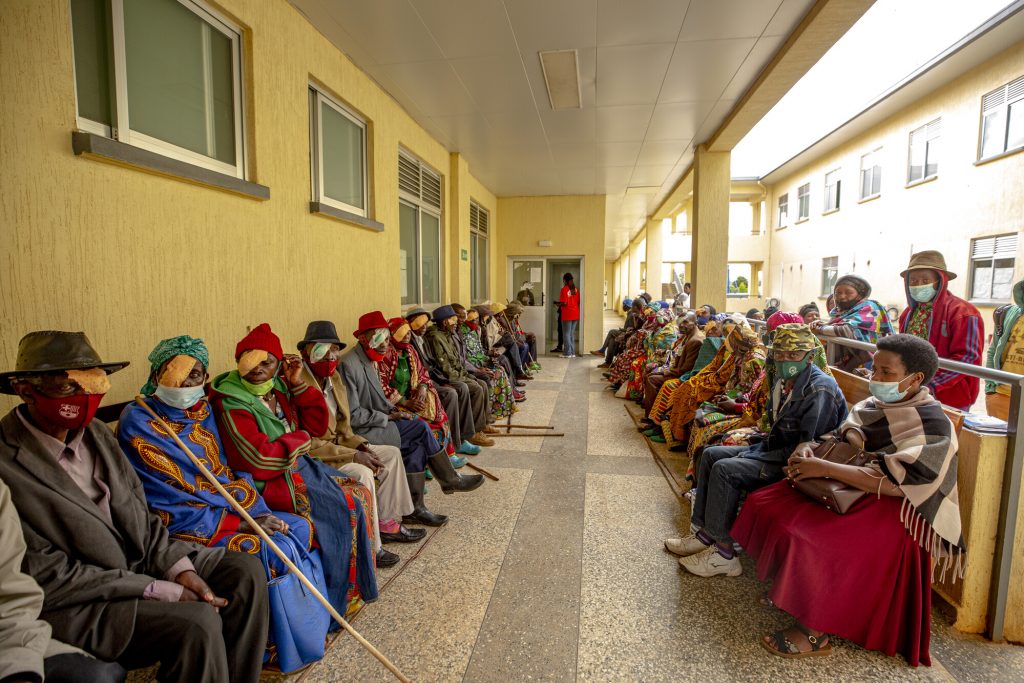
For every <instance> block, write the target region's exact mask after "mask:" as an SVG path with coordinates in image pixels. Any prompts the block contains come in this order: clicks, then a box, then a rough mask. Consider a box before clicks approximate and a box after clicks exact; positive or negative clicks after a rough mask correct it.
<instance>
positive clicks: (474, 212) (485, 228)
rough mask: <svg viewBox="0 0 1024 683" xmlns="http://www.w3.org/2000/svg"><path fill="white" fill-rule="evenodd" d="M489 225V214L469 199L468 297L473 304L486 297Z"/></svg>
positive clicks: (488, 268)
mask: <svg viewBox="0 0 1024 683" xmlns="http://www.w3.org/2000/svg"><path fill="white" fill-rule="evenodd" d="M490 227H491V214H490V212H489V211H488V210H487V209H485V208H484V207H482V206H480V204H478V203H477V202H476V200H475V199H470V200H469V278H470V290H471V291H470V297H471V298H472V300H473V303H474V304H478V303H481V302H483V301H486V300H487V299H488V291H489V289H490V288H489V287H488V278H489V277H490V254H489V252H488V251H487V244H488V242H487V240H488V236H489V231H490Z"/></svg>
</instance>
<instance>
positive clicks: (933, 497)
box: [732, 334, 966, 666]
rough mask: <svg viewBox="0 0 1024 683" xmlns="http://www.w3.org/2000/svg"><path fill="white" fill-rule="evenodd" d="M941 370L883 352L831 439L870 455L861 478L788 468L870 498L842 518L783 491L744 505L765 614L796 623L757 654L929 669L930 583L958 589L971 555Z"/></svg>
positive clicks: (894, 345)
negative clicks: (852, 653)
mask: <svg viewBox="0 0 1024 683" xmlns="http://www.w3.org/2000/svg"><path fill="white" fill-rule="evenodd" d="M937 369H938V356H937V355H936V353H935V349H934V348H932V346H931V345H930V344H928V342H926V341H924V340H922V339H919V338H917V337H914V336H912V335H906V334H899V335H894V336H891V337H885V338H882V339H880V340H879V341H878V352H877V353H876V354H875V357H874V370H873V374H872V378H871V384H870V390H871V394H872V398H868V399H865V400H864V401H861V402H860V403H858V404H857V405H856V406H854V407H853V409H852V410H851V412H850V416H849V417H848V418H847V420H846V422H844V423H843V424H842V425H840V427H839V429H838V430H837V431H836V432H835V433H834V434H833V435H831V437H832V438H837V439H843V440H845V441H847V442H848V443H850V444H853V445H854V446H858V447H860V448H863V449H864V451H865V452H867V453H868V454H869V455H873V456H874V460H873V461H872V462H871V463H870V464H869V465H867V466H865V467H854V466H852V465H841V464H838V463H832V462H827V461H824V460H821V459H818V458H815V457H813V456H812V454H811V452H810V448H809V447H808V448H806V449H804V450H798V451H796V452H794V453H793V455H792V457H791V458H790V459H789V466H788V467H787V468H786V476H787V477H788V478H789V480H791V481H792V480H797V481H799V480H802V479H811V478H821V477H829V478H831V479H834V480H836V481H839V482H843V483H845V484H847V485H849V486H851V487H855V488H858V489H860V490H862V491H865V492H866V495H865V496H863V497H862V498H861V499H860V500H859V501H858V502H857V503H855V504H854V506H853V507H852V508H851V509H850V510H849V511H848V512H847V514H845V515H838V514H836V513H834V512H832V511H830V510H828V509H826V508H824V507H822V506H820V505H818V504H817V503H816V502H814V501H813V500H811V499H810V498H808V497H807V496H805V495H804V494H802V493H800V492H799V491H797V490H796V489H794V488H792V486H791V485H790V482H787V481H786V480H783V481H780V482H778V483H777V484H773V485H771V486H766V487H764V488H762V489H760V490H758V491H755V492H754V493H752V494H750V496H748V497H747V501H746V504H745V505H744V506H743V510H742V511H741V513H740V515H739V517H738V518H737V519H736V522H735V524H734V525H733V527H732V536H733V538H734V539H735V540H736V542H737V543H739V544H740V545H742V546H743V548H744V549H746V551H747V552H748V553H749V554H750V555H751V556H752V557H753V558H754V559H755V560H757V573H758V578H760V579H761V580H772V587H771V589H770V590H769V591H768V593H767V594H766V595H765V596H764V597H763V598H762V603H763V604H764V605H766V606H775V607H779V608H780V609H783V610H785V611H786V612H788V613H789V614H791V615H793V616H794V617H795V618H796V623H795V624H794V625H793V626H791V627H790V628H788V629H786V630H783V631H778V632H776V633H773V634H770V635H765V636H763V637H762V638H761V644H762V645H763V646H764V647H765V649H767V650H768V651H769V652H771V653H772V654H775V655H779V656H782V657H789V658H798V657H807V656H812V655H823V654H829V653H830V652H831V650H832V648H831V645H830V644H829V635H828V634H834V635H836V636H839V637H842V638H845V639H847V640H850V641H853V642H855V643H857V644H858V645H861V646H863V647H865V648H867V649H870V650H880V651H882V652H884V653H885V654H887V655H890V656H892V655H894V654H896V653H897V652H899V653H901V654H902V655H903V656H904V657H906V659H907V662H908V663H909V664H910V665H911V666H917V665H918V664H920V663H923V664H925V665H930V664H931V658H930V656H929V653H928V644H929V637H930V625H931V594H930V592H931V579H932V574H933V571H934V570H935V569H937V570H938V571H939V572H940V575H945V573H946V572H947V571H952V572H954V573H955V574H956V575H958V576H960V577H962V576H963V569H964V566H965V562H966V556H965V547H964V542H963V536H962V533H961V525H960V508H959V505H958V502H957V493H956V492H957V488H956V486H957V479H956V472H957V459H956V449H957V443H956V435H955V433H954V432H953V427H952V425H951V424H950V422H949V419H948V418H947V417H946V415H945V413H944V412H943V411H942V405H941V404H940V403H939V402H938V401H936V400H935V398H934V397H933V396H932V395H931V393H930V392H929V391H928V389H927V387H926V385H927V384H928V381H929V380H930V379H931V378H932V376H933V375H934V374H935V371H936V370H937Z"/></svg>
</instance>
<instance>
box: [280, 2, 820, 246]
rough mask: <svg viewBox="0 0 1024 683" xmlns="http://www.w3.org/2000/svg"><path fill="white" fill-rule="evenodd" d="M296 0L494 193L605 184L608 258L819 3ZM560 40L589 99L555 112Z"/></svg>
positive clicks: (583, 189)
mask: <svg viewBox="0 0 1024 683" xmlns="http://www.w3.org/2000/svg"><path fill="white" fill-rule="evenodd" d="M291 2H292V4H293V5H295V6H296V7H297V8H298V9H299V10H300V11H302V12H303V13H304V14H305V15H306V16H307V17H308V18H309V20H310V21H311V22H312V23H313V24H314V25H315V26H316V27H317V28H318V29H319V30H320V31H321V32H322V33H323V34H324V35H325V36H327V38H328V39H330V40H331V41H332V42H333V43H334V44H335V45H337V46H338V48H339V49H341V50H342V51H343V52H345V53H346V54H348V55H349V56H350V57H351V58H352V60H353V61H354V62H355V63H356V64H357V65H358V66H359V67H361V68H362V69H364V70H365V71H366V72H367V73H369V74H370V75H371V76H372V77H373V78H374V79H376V80H377V82H378V83H380V85H381V86H382V87H383V88H384V89H385V90H386V91H387V92H389V93H390V94H391V95H392V96H393V97H394V98H395V99H396V100H398V102H399V103H401V104H402V106H403V107H405V109H406V110H407V111H408V112H409V113H410V115H412V117H413V118H414V119H416V120H417V121H418V122H419V123H420V124H421V125H422V126H423V127H424V128H426V129H427V130H428V131H429V132H430V133H431V134H432V135H434V136H435V137H436V138H437V139H438V140H440V141H441V142H442V143H443V144H445V145H446V146H447V147H448V148H449V149H450V150H451V151H453V152H460V153H462V154H463V155H464V156H465V158H466V160H467V161H468V163H469V165H470V170H471V172H472V173H473V174H474V175H475V176H476V177H477V178H479V179H480V181H481V182H483V183H484V184H485V185H486V186H487V187H488V188H489V189H491V190H492V191H493V192H494V193H495V194H497V195H499V196H519V195H558V194H600V195H606V196H607V199H606V203H607V217H606V226H605V249H606V256H607V257H608V258H615V257H617V256H618V254H619V253H620V252H621V251H622V249H623V248H624V247H625V246H626V244H628V242H629V239H630V237H631V236H632V235H633V234H635V232H636V230H637V227H638V226H639V225H640V224H642V222H643V221H644V220H645V219H646V217H647V215H649V214H650V213H651V212H653V211H654V209H655V208H657V207H656V201H657V200H660V197H662V196H664V195H665V194H666V193H667V191H668V190H669V189H670V188H671V187H672V186H673V185H675V183H676V182H677V181H678V180H679V178H680V177H681V176H682V174H683V173H684V172H685V171H686V168H687V167H688V166H689V164H690V162H691V161H692V158H693V148H694V146H695V145H696V144H698V143H699V142H702V141H704V140H706V139H707V138H708V137H709V136H710V135H711V133H713V132H714V130H715V129H716V128H718V126H719V125H720V124H721V123H722V121H723V120H724V119H725V117H726V115H727V114H728V113H729V111H730V110H731V108H732V107H733V105H734V104H735V102H736V100H737V99H738V98H739V97H741V96H742V94H743V93H744V92H745V91H746V89H747V88H748V87H749V86H750V85H751V83H752V82H753V81H754V79H755V78H756V77H757V75H758V73H760V71H761V70H762V69H763V68H764V66H765V65H766V64H767V63H768V61H769V60H770V59H771V57H772V55H774V54H775V52H776V51H777V50H778V48H779V47H781V45H782V44H783V42H785V39H786V37H787V36H788V35H789V34H790V33H791V32H792V31H793V29H794V28H795V27H796V26H797V24H798V23H799V22H800V20H801V19H802V18H803V16H804V14H805V13H806V11H807V10H808V9H809V8H810V7H811V5H813V4H814V0H291ZM559 49H577V50H579V59H580V81H581V88H582V95H583V107H582V109H573V110H560V111H554V110H552V109H551V106H550V103H549V101H548V96H547V91H546V90H545V85H544V77H543V75H542V72H541V66H540V59H539V57H538V55H537V53H538V52H539V51H541V50H559ZM628 187H634V188H636V187H645V188H650V190H649V191H647V192H646V193H645V194H638V193H637V191H636V190H634V191H633V192H631V193H630V195H629V196H626V189H627V188H628Z"/></svg>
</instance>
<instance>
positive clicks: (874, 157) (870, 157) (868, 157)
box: [858, 147, 882, 202]
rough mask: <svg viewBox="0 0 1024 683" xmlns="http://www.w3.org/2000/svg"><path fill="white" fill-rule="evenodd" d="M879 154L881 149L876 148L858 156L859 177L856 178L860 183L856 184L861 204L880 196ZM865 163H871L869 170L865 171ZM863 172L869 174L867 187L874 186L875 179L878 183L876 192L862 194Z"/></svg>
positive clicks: (880, 170) (880, 171)
mask: <svg viewBox="0 0 1024 683" xmlns="http://www.w3.org/2000/svg"><path fill="white" fill-rule="evenodd" d="M881 152H882V148H881V147H876V148H875V149H873V150H871V151H870V152H865V153H864V154H862V155H861V156H860V175H859V176H858V177H859V180H860V182H859V183H858V185H859V187H858V194H859V195H860V201H862V202H864V201H867V200H869V199H874V198H875V197H880V196H882V164H880V163H878V157H879V156H880V155H881ZM866 161H871V162H873V163H872V165H871V167H870V169H866V168H865V167H864V164H865V162H866ZM876 171H877V173H876ZM865 172H868V173H870V174H871V184H870V185H869V187H871V188H873V187H874V186H875V180H876V179H877V181H878V192H869V193H868V194H864V174H865Z"/></svg>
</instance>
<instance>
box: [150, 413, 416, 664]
mask: <svg viewBox="0 0 1024 683" xmlns="http://www.w3.org/2000/svg"><path fill="white" fill-rule="evenodd" d="M135 402H136V403H138V404H139V405H140V406H142V408H143V410H145V411H146V412H147V413H149V414H150V415H152V416H153V417H154V418H155V419H156V421H157V422H159V423H160V425H161V426H162V427H163V428H164V429H165V430H166V432H167V433H168V434H170V435H171V438H172V439H174V442H175V443H176V444H178V447H179V448H180V449H181V450H182V451H184V453H185V455H187V456H188V459H189V460H191V461H192V464H193V465H195V466H196V467H197V468H198V469H199V471H200V472H201V473H202V475H203V477H205V478H206V479H207V481H209V482H210V483H211V484H212V485H213V488H215V489H216V490H217V493H219V494H220V495H222V496H223V497H224V499H225V500H226V501H228V503H230V505H231V507H232V508H234V509H235V512H237V513H238V515H239V516H240V517H241V518H242V519H244V520H245V521H246V522H248V523H249V526H250V527H252V528H253V530H254V531H255V532H256V534H257V535H258V536H259V537H260V538H261V539H263V542H264V543H266V544H267V547H269V548H270V549H271V550H272V551H274V554H275V555H277V557H278V558H279V559H280V560H281V561H282V562H284V563H285V565H286V566H287V567H288V571H290V572H291V573H292V574H295V576H296V577H297V578H298V579H299V581H300V582H302V585H304V586H305V587H306V588H308V589H309V591H310V592H311V593H312V594H313V596H314V597H315V598H316V599H317V600H319V601H320V604H321V605H323V606H324V608H325V609H326V610H327V611H328V612H329V613H330V615H331V617H333V618H334V620H335V621H336V622H338V623H339V624H340V625H341V627H342V628H344V629H345V630H346V631H348V632H349V633H350V634H351V635H352V637H353V638H355V639H356V641H358V643H359V644H360V645H362V646H363V647H364V648H366V650H367V651H368V652H369V653H370V654H371V655H373V656H374V657H376V658H377V661H379V662H380V663H381V664H383V665H384V666H385V667H386V668H387V669H388V671H390V672H391V673H392V674H394V675H395V678H397V679H398V680H400V681H402V683H412V679H410V678H409V677H408V676H406V675H405V674H403V673H402V672H401V670H400V669H399V668H398V667H397V666H395V665H394V664H392V663H391V660H390V659H388V658H387V657H385V656H384V655H383V654H382V653H381V652H380V650H378V649H377V648H375V647H374V646H373V645H372V644H371V643H370V641H368V640H367V639H366V638H363V636H361V635H360V634H359V632H358V631H356V630H355V629H354V628H352V626H351V625H350V624H349V623H348V622H347V621H345V618H344V617H343V616H341V615H340V614H339V613H338V611H337V610H336V609H334V606H333V605H331V603H330V602H328V601H327V598H325V597H324V596H323V594H322V593H321V592H320V591H319V590H317V587H316V586H314V585H313V582H312V581H310V580H309V579H308V578H306V575H305V574H303V573H302V572H301V571H300V570H299V568H298V567H296V566H295V564H294V563H293V562H292V561H291V559H290V558H289V557H288V556H287V555H286V554H285V553H284V551H282V550H281V548H279V547H278V545H277V544H276V543H274V541H273V540H271V538H270V535H269V534H268V533H267V532H266V530H264V528H263V527H261V526H260V525H259V524H257V523H256V520H255V519H253V518H252V516H251V515H250V514H249V513H248V512H246V510H245V508H243V507H242V505H241V504H240V503H239V502H238V501H237V500H235V498H234V496H232V495H231V494H230V493H228V492H227V491H226V490H225V489H224V487H223V486H222V485H221V483H220V482H219V481H217V478H216V477H215V476H213V474H212V473H211V472H210V470H208V469H206V465H204V464H203V463H202V461H201V460H199V458H197V457H196V456H195V454H194V453H193V452H192V451H191V450H189V447H188V446H186V445H185V444H184V443H183V442H182V440H181V439H180V438H178V434H177V433H176V432H175V431H174V430H173V429H171V427H170V425H168V424H167V422H166V421H165V420H164V419H163V418H162V417H160V416H159V415H157V414H156V412H155V411H154V410H153V409H152V408H150V407H149V405H147V404H146V401H145V400H144V399H143V397H142V396H136V397H135Z"/></svg>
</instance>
